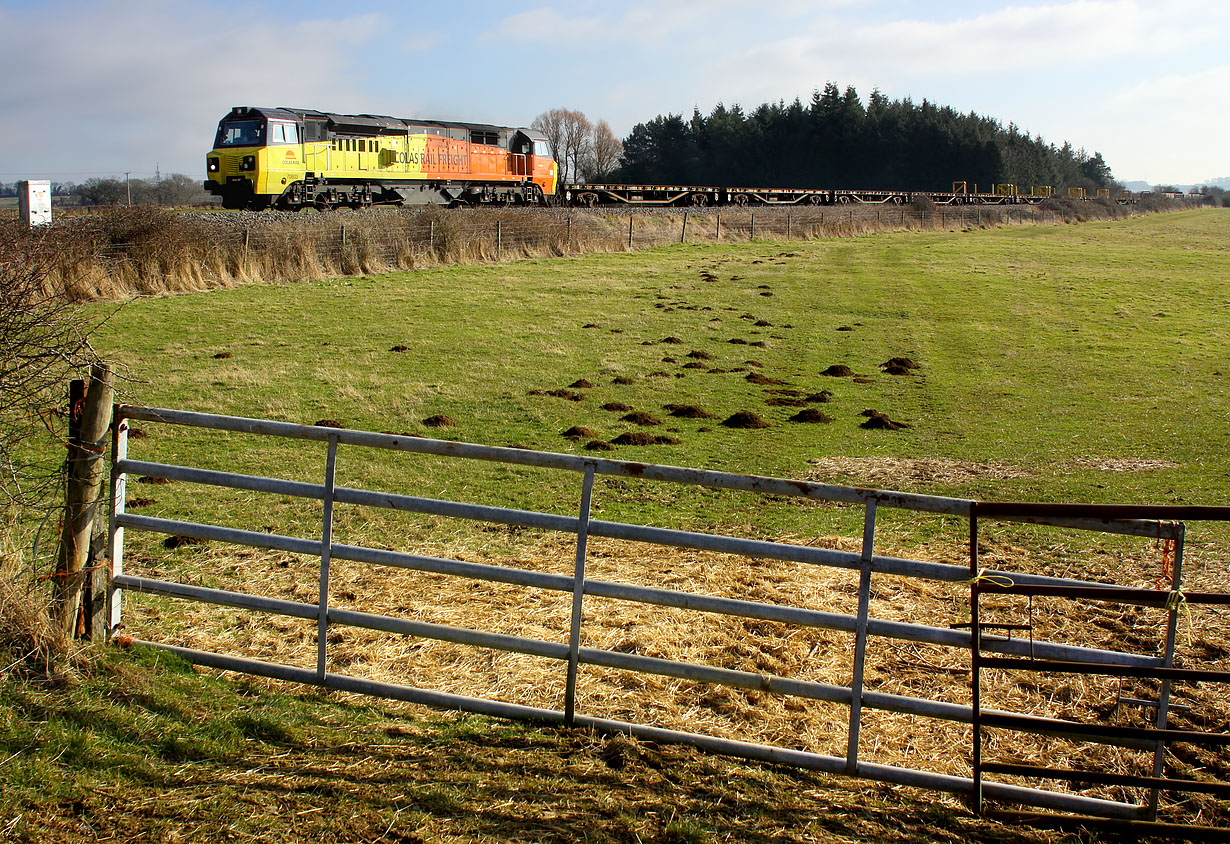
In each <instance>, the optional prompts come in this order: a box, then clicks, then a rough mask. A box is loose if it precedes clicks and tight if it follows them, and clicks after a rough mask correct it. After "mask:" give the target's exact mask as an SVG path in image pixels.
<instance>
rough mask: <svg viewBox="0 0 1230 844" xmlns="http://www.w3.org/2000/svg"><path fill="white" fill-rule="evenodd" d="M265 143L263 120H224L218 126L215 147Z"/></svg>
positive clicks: (248, 145) (254, 145)
mask: <svg viewBox="0 0 1230 844" xmlns="http://www.w3.org/2000/svg"><path fill="white" fill-rule="evenodd" d="M264 143H265V121H263V120H224V121H222V124H221V125H220V126H218V137H217V139H216V140H215V142H214V146H215V147H256V146H263V145H264Z"/></svg>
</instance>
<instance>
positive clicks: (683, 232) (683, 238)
mask: <svg viewBox="0 0 1230 844" xmlns="http://www.w3.org/2000/svg"><path fill="white" fill-rule="evenodd" d="M687 239H688V212H687V211H684V212H683V228H681V229H680V230H679V242H680V243H686V242H687Z"/></svg>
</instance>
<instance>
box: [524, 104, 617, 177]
mask: <svg viewBox="0 0 1230 844" xmlns="http://www.w3.org/2000/svg"><path fill="white" fill-rule="evenodd" d="M600 125H603V126H605V125H606V124H605V123H602V124H600ZM530 128H532V129H537V130H538V131H539V132H542V133H543V134H544V135H546V136H547V145H548V146H550V147H551V155H552V156H554V158H555V160H556V162H557V163H558V164H559V177H560V182H561V183H565V182H575V181H579V180H580V179H581V178H582V176H584V175H585V174H586V173H589V172H590V171H591V170H593V164H592V159H593V156H594V143H595V138H596V135H595V132H596V128H595V126H594V124H592V123H590V122H589V118H588V117H586V116H585V115H584V114H583V113H582V112H580V111H573V110H571V109H566V108H553V109H551V110H550V111H544V112H543V113H542V114H540V115H538V117H536V118H534V122H533V123H531V124H530ZM606 131H607V133H608V134H610V127H609V126H608V127H607V128H606ZM616 143H618V141H616Z"/></svg>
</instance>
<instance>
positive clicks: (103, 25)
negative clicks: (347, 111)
mask: <svg viewBox="0 0 1230 844" xmlns="http://www.w3.org/2000/svg"><path fill="white" fill-rule="evenodd" d="M117 9H118V5H117V4H111V3H107V4H98V3H81V2H78V3H74V4H71V5H68V6H64V7H62V8H61V9H60V10H59V11H61V12H62V14H58V15H55V16H49V15H47V14H45V13H41V14H40V13H36V12H30V13H18V14H10V15H8V19H7V20H6V21H5V22H4V23H5V24H6V25H5V27H4V29H5V31H6V32H9V33H12V32H21V33H23V37H22V38H21V39H10V40H8V43H7V44H6V45H5V49H4V50H2V51H0V78H5V79H9V80H16V79H21V80H22V82H21V84H8V85H5V86H4V88H3V89H2V90H0V113H4V114H10V115H20V119H19V120H15V121H13V122H12V123H11V124H10V125H8V126H6V129H5V132H4V133H3V134H2V135H0V161H2V162H4V164H5V167H4V169H5V170H6V171H12V170H17V169H24V170H26V171H30V172H39V173H52V172H56V173H75V172H78V171H80V170H81V169H82V166H83V165H82V162H83V161H87V160H88V161H89V162H90V167H93V168H105V169H109V170H111V171H112V172H121V171H124V170H131V171H133V172H140V173H142V174H146V173H152V171H153V170H154V167H155V165H156V164H157V165H159V166H161V169H162V170H163V172H170V171H172V170H173V169H174V170H180V171H183V172H188V173H193V174H195V173H198V171H202V170H203V167H204V164H203V163H204V154H205V152H206V151H207V149H208V148H209V145H210V142H211V141H212V138H213V127H214V125H215V124H216V123H217V121H218V119H219V118H220V117H221V116H222V115H223V114H225V113H226V112H227V111H229V110H230V107H231V106H233V105H287V106H307V107H313V106H315V107H322V108H330V107H334V106H330V105H328V103H330V102H334V103H345V104H346V105H347V106H349V105H352V104H354V103H355V102H356V100H360V101H361V100H362V99H363V98H362V97H361V96H359V94H360V92H361V91H362V84H363V81H362V78H361V77H358V76H356V74H354V73H343V72H342V71H343V70H344V69H345V64H344V61H345V60H344V59H343V58H342V56H344V54H345V50H346V49H348V48H350V47H352V46H354V45H357V44H362V43H364V42H366V41H368V40H370V39H371V38H373V37H374V36H375V35H377V34H378V33H380V32H381V30H382V28H383V27H382V23H381V18H380V17H379V16H377V15H371V14H364V15H357V16H354V17H349V18H339V19H336V20H323V19H322V20H307V21H301V22H298V23H291V24H289V25H288V24H287V23H286V22H284V21H275V20H269V19H262V18H261V17H259V16H257V15H251V16H249V18H248V19H247V20H246V21H245V25H244V26H242V27H227V28H220V27H218V26H217V15H218V10H216V9H214V8H212V7H210V6H207V5H205V4H202V3H168V2H160V0H136V2H129V3H126V4H124V5H123V9H124V11H123V13H117ZM307 44H316V45H320V44H329V45H330V47H331V49H317V50H314V51H312V52H311V61H304V55H305V54H304V46H303V45H307ZM5 178H10V177H5Z"/></svg>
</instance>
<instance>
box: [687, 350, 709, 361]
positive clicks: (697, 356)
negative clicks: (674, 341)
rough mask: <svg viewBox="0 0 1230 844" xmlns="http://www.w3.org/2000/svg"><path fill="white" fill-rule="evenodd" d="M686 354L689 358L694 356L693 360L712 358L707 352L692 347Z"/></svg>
mask: <svg viewBox="0 0 1230 844" xmlns="http://www.w3.org/2000/svg"><path fill="white" fill-rule="evenodd" d="M687 356H688V357H690V358H694V359H695V360H713V355H711V354H709V353H708V352H702V351H700V350H699V349H693V350H692V351H690V352H688V354H687Z"/></svg>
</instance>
